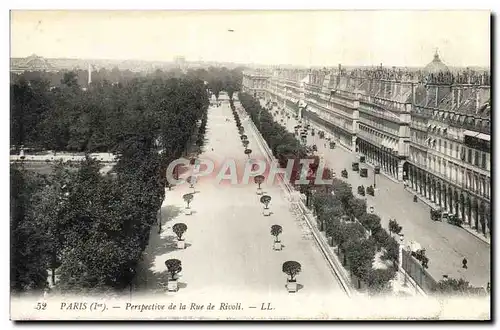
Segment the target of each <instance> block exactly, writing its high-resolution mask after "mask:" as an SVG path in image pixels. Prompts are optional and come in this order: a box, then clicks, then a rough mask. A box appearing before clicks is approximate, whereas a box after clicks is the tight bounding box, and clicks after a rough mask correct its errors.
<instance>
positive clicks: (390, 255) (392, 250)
mask: <svg viewBox="0 0 500 330" xmlns="http://www.w3.org/2000/svg"><path fill="white" fill-rule="evenodd" d="M384 232H385V230H384ZM383 247H384V248H385V253H384V254H383V255H382V259H383V260H390V261H392V264H393V265H394V266H395V267H397V266H398V263H399V244H398V242H396V240H395V239H394V237H389V238H388V240H387V241H386V244H385V245H384V246H383Z"/></svg>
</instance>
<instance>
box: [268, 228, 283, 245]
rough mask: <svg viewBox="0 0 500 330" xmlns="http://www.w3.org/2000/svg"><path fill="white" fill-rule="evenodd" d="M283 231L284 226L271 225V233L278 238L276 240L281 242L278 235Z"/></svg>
mask: <svg viewBox="0 0 500 330" xmlns="http://www.w3.org/2000/svg"><path fill="white" fill-rule="evenodd" d="M282 232H283V228H282V227H281V226H280V225H272V226H271V235H273V236H274V237H275V238H276V239H275V240H274V241H275V242H279V240H278V236H279V235H280V234H281V233H282Z"/></svg>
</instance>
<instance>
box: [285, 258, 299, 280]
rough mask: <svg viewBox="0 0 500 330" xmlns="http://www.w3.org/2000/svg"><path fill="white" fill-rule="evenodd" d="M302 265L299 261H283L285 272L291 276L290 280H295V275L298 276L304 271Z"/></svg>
mask: <svg viewBox="0 0 500 330" xmlns="http://www.w3.org/2000/svg"><path fill="white" fill-rule="evenodd" d="M301 267H302V266H301V265H300V263H298V262H297V261H285V262H284V263H283V267H282V270H283V273H285V274H287V275H288V276H290V279H289V281H290V282H295V276H297V275H298V274H299V273H300V272H301V271H302V268H301Z"/></svg>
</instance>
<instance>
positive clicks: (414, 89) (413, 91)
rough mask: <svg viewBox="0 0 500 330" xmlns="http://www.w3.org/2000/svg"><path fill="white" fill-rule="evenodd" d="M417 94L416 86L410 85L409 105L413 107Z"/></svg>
mask: <svg viewBox="0 0 500 330" xmlns="http://www.w3.org/2000/svg"><path fill="white" fill-rule="evenodd" d="M416 92H417V85H416V84H415V83H412V84H411V103H412V104H413V105H415V93H416Z"/></svg>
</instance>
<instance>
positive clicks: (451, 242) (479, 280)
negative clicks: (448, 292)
mask: <svg viewBox="0 0 500 330" xmlns="http://www.w3.org/2000/svg"><path fill="white" fill-rule="evenodd" d="M278 118H279V119H281V118H283V117H281V116H279V117H278ZM284 119H285V123H286V126H287V128H288V130H289V131H291V132H293V127H294V126H295V125H297V124H298V123H297V122H296V121H295V119H294V118H293V117H291V118H290V119H288V120H287V119H286V118H284ZM312 124H313V126H314V123H312ZM316 132H317V130H316ZM325 143H326V148H325V146H324V144H325ZM307 144H308V145H313V144H316V145H317V147H318V154H323V155H324V157H325V159H326V162H327V166H328V167H330V168H332V169H334V171H335V172H336V176H337V177H338V178H340V177H341V176H340V172H341V171H342V169H344V168H345V169H347V171H348V172H349V178H348V180H347V181H348V182H349V183H350V184H351V185H352V187H353V191H354V194H355V196H357V197H361V196H360V195H357V187H358V186H359V185H364V186H365V187H367V186H370V185H372V184H373V169H372V168H371V167H368V177H367V178H361V177H360V176H359V173H358V172H353V171H352V170H351V163H352V162H353V161H357V160H356V156H355V154H353V153H351V152H348V151H347V150H345V149H343V148H341V147H339V146H337V147H336V148H335V149H330V148H329V145H328V141H326V140H321V139H319V136H318V135H317V134H316V135H315V136H314V137H313V136H311V135H310V134H309V135H308V140H307ZM376 184H377V188H378V189H377V191H376V192H375V196H374V197H372V196H368V195H367V196H368V197H367V204H368V206H374V209H375V213H376V214H378V215H379V216H380V217H381V221H382V225H383V226H384V227H386V228H388V224H389V219H396V220H397V221H398V223H399V224H400V225H401V226H402V227H403V231H402V233H403V234H404V236H405V243H409V242H411V241H416V242H418V243H419V244H420V245H421V247H422V248H424V249H426V254H427V256H428V258H429V269H428V271H429V272H430V273H431V275H432V276H433V277H434V278H435V279H436V280H438V281H439V280H441V279H442V276H443V275H445V274H447V275H448V276H449V277H453V278H464V279H466V280H468V281H469V282H470V283H471V284H472V285H474V286H483V287H485V286H486V284H487V283H488V282H489V281H490V246H489V245H488V244H486V243H485V242H483V241H481V240H479V239H477V238H476V237H474V236H473V235H471V234H470V233H468V232H467V231H465V230H464V229H462V228H459V227H456V226H453V225H451V224H448V223H446V222H435V221H432V220H431V219H430V216H429V206H427V205H426V204H424V203H422V202H421V201H419V202H418V203H414V202H413V194H411V193H410V192H409V191H406V190H405V189H404V188H403V184H398V183H396V182H394V181H392V180H390V179H388V178H387V177H385V176H384V175H377V177H376ZM464 257H465V258H467V260H468V268H467V269H463V268H462V259H463V258H464Z"/></svg>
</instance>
